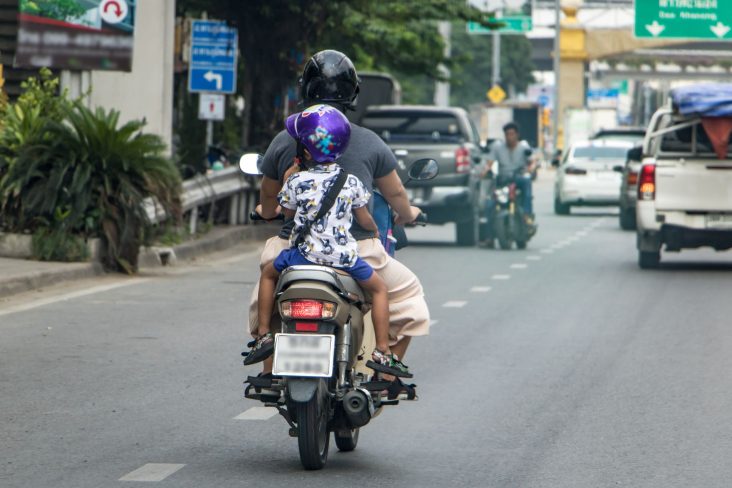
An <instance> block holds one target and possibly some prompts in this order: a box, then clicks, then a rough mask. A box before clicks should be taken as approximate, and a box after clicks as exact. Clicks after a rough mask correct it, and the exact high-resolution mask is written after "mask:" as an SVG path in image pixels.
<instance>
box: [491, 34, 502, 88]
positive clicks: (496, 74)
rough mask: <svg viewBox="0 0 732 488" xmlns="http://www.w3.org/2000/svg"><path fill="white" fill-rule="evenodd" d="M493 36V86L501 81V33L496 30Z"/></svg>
mask: <svg viewBox="0 0 732 488" xmlns="http://www.w3.org/2000/svg"><path fill="white" fill-rule="evenodd" d="M491 35H492V36H493V79H492V80H491V81H492V82H493V85H492V86H496V85H498V84H499V83H500V82H501V33H500V32H498V30H494V31H493V33H492V34H491Z"/></svg>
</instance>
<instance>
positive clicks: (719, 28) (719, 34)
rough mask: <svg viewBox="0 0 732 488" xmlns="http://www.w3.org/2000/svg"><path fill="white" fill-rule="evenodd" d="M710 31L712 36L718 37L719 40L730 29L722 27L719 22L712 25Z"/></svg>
mask: <svg viewBox="0 0 732 488" xmlns="http://www.w3.org/2000/svg"><path fill="white" fill-rule="evenodd" d="M710 29H712V32H714V35H716V36H717V37H719V38H720V39H721V38H722V37H724V36H726V35H727V33H728V32H729V31H730V27H728V26H726V25H724V24H723V23H721V22H717V25H713V26H711V27H710Z"/></svg>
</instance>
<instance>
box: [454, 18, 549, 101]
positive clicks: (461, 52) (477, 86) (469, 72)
mask: <svg viewBox="0 0 732 488" xmlns="http://www.w3.org/2000/svg"><path fill="white" fill-rule="evenodd" d="M492 38H493V36H486V35H471V34H468V33H467V32H466V31H465V29H464V28H462V27H461V26H453V34H452V54H453V56H454V58H455V61H454V63H453V65H452V67H453V72H452V86H451V96H450V99H451V100H450V101H451V103H452V104H454V105H461V106H465V107H467V106H468V105H470V104H473V103H479V102H484V101H485V100H486V95H485V93H486V92H487V91H488V90H489V89H490V87H491V85H492V79H491V77H492V72H493V59H492V58H493V57H492V55H491V53H492V52H493V39H492ZM535 69H536V68H535V66H534V64H533V63H532V61H531V43H530V42H529V40H528V39H526V37H525V36H522V35H503V36H501V85H502V86H503V87H504V88H506V89H507V88H508V87H510V86H513V87H514V88H515V89H516V91H517V92H523V91H525V90H526V88H527V87H528V86H529V84H531V83H533V81H534V76H533V75H532V74H531V73H532V71H534V70H535ZM506 91H508V89H507V90H506Z"/></svg>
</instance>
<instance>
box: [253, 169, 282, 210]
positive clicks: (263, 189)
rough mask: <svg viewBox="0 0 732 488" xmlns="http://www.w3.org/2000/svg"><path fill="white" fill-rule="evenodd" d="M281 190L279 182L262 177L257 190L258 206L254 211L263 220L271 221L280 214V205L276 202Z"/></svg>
mask: <svg viewBox="0 0 732 488" xmlns="http://www.w3.org/2000/svg"><path fill="white" fill-rule="evenodd" d="M281 189H282V185H281V184H280V182H279V181H277V180H273V179H272V178H270V177H268V176H264V177H262V185H261V186H260V188H259V202H260V203H259V205H257V208H256V209H255V212H257V213H258V214H259V215H261V216H262V218H263V219H265V220H271V219H274V218H275V217H277V215H279V213H280V205H279V203H278V202H277V195H278V194H279V192H280V190H281Z"/></svg>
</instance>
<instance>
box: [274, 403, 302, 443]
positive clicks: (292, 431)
mask: <svg viewBox="0 0 732 488" xmlns="http://www.w3.org/2000/svg"><path fill="white" fill-rule="evenodd" d="M268 406H269V405H268ZM273 406H275V407H276V408H277V412H279V414H280V415H282V417H283V418H284V419H285V420H286V421H287V423H288V425H289V426H290V431H289V432H288V433H289V434H290V437H297V436H298V429H297V425H295V422H293V421H292V418H291V417H290V412H288V411H287V408H285V407H283V406H282V405H280V404H277V405H273Z"/></svg>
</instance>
